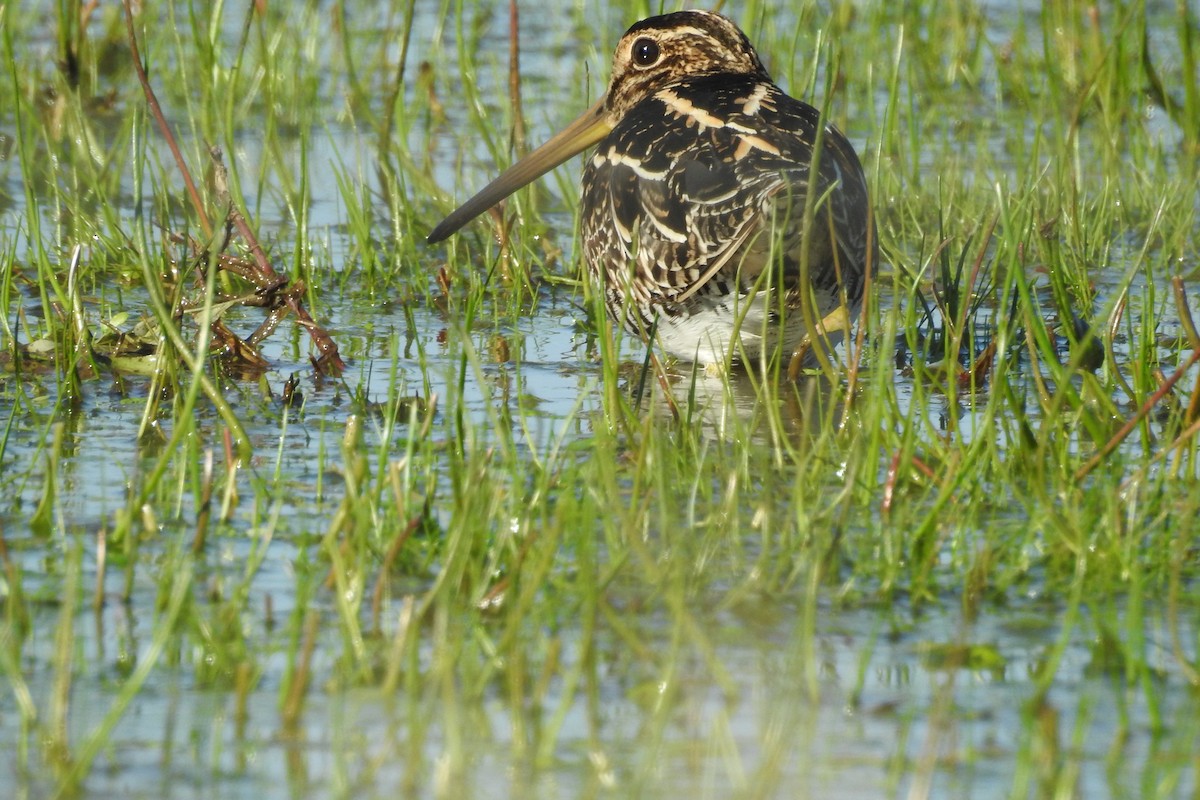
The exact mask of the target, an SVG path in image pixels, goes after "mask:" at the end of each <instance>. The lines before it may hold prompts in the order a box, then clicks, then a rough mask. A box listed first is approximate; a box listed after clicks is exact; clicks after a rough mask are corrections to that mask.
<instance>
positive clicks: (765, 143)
mask: <svg viewBox="0 0 1200 800" xmlns="http://www.w3.org/2000/svg"><path fill="white" fill-rule="evenodd" d="M597 143H598V145H599V146H598V147H597V148H596V150H595V152H594V153H593V154H592V155H591V157H590V158H588V159H587V161H586V166H585V168H584V172H583V191H582V206H583V207H582V210H581V217H582V236H583V254H584V262H585V263H586V265H587V269H588V271H589V273H590V274H591V277H592V279H593V280H595V281H598V282H599V285H600V286H602V287H603V292H604V298H605V305H606V307H607V309H608V314H609V316H610V317H611V318H612V319H613V320H614V321H615V322H617V323H618V324H621V325H624V326H625V327H626V328H627V329H628V330H630V331H632V332H633V333H635V334H637V335H639V336H642V337H643V338H644V337H646V336H647V335H648V334H649V332H651V331H655V332H656V334H657V338H658V341H659V343H660V344H661V346H662V348H663V349H664V350H666V351H667V352H668V353H671V354H673V355H675V356H677V357H679V358H682V359H685V360H694V361H701V362H717V363H723V362H726V361H728V360H729V359H731V358H732V359H734V360H738V359H743V360H744V359H754V358H758V357H759V356H760V355H762V354H764V353H766V354H768V355H769V354H771V353H772V352H775V351H774V348H776V347H782V348H784V352H785V355H789V354H790V351H791V350H792V349H794V348H796V347H797V346H799V345H800V343H801V342H802V341H804V340H805V339H806V337H808V336H810V335H811V333H812V330H813V329H814V328H818V327H819V326H820V321H821V320H822V318H825V317H826V316H827V315H828V316H830V317H831V318H832V317H833V316H836V313H835V312H838V311H839V310H842V309H844V310H845V313H846V315H847V317H848V315H849V314H852V313H853V311H854V310H855V309H857V307H858V306H859V304H860V302H861V300H862V295H863V287H864V283H865V280H866V276H867V273H868V270H870V269H873V268H874V264H875V262H876V260H877V256H876V246H875V229H874V222H873V217H872V215H871V213H870V204H869V200H868V197H867V182H866V178H865V177H864V175H863V170H862V165H861V164H860V163H859V160H858V156H857V155H856V154H855V152H854V148H853V147H852V146H851V145H850V142H849V141H848V140H847V139H846V137H845V136H844V135H842V133H841V132H840V131H839V130H837V128H835V127H834V126H833V125H830V124H828V123H823V122H822V120H821V117H820V113H819V112H818V111H817V109H815V108H813V107H812V106H810V105H808V104H807V103H803V102H801V101H799V100H796V99H794V98H792V97H789V96H788V95H786V94H784V92H783V91H782V90H781V89H780V88H779V87H778V86H776V85H775V83H774V82H773V81H772V80H771V77H770V75H768V74H767V71H766V69H765V68H764V67H763V65H762V62H761V61H760V60H759V57H758V54H757V53H755V51H754V48H753V47H752V46H751V44H750V41H749V40H748V39H747V38H746V35H745V34H744V33H742V31H741V30H740V29H739V28H738V27H737V26H736V25H735V24H734V23H733V22H731V21H730V20H728V19H726V18H725V17H722V16H720V15H718V14H713V13H710V12H705V11H683V12H679V13H675V14H666V15H663V16H658V17H651V18H649V19H645V20H643V21H641V22H639V23H637V24H635V25H634V26H633V27H631V28H630V29H629V30H628V31H626V32H625V35H624V36H623V37H622V38H621V41H620V44H618V45H617V50H616V53H615V55H614V56H613V69H612V78H611V80H610V82H609V85H608V91H607V92H606V93H605V95H604V96H603V97H602V98H601V99H600V100H599V101H598V102H597V103H596V104H595V105H593V106H592V107H591V108H590V109H588V110H587V111H585V112H584V113H583V114H582V115H581V116H580V117H579V118H578V119H576V120H575V121H574V122H572V123H571V124H570V125H568V126H567V128H566V129H565V130H563V131H562V132H561V133H559V134H557V135H556V136H554V137H553V138H551V139H550V140H549V141H548V142H546V143H545V144H544V145H542V146H541V147H539V148H538V149H537V150H535V151H533V152H532V153H530V154H529V155H528V156H527V157H526V158H524V159H522V160H520V161H519V162H517V163H516V164H514V165H513V166H512V167H511V168H509V169H508V170H507V171H505V172H504V173H503V174H502V175H500V177H498V178H496V180H494V181H492V183H490V184H489V185H488V186H487V187H485V188H484V189H483V190H482V191H481V192H479V194H477V195H475V196H474V197H472V198H471V199H470V200H468V201H467V202H466V203H464V204H463V205H462V206H460V207H459V208H458V209H456V210H455V211H454V212H453V213H451V214H450V215H449V216H448V217H446V219H444V220H443V221H442V222H441V223H440V224H439V225H438V226H437V227H436V228H434V229H433V231H432V232H431V233H430V234H429V242H431V243H432V242H438V241H441V240H443V239H445V238H446V237H448V236H450V235H451V234H452V233H454V232H455V231H457V230H458V229H459V228H461V227H462V226H463V225H465V224H466V223H467V222H469V221H470V220H472V219H473V218H474V217H476V216H477V215H479V214H481V213H482V212H483V211H485V210H487V209H488V208H490V207H491V206H493V205H494V204H496V203H497V202H499V201H500V200H502V199H503V198H505V197H506V196H508V195H509V194H511V193H512V192H514V191H516V190H517V189H519V188H520V187H522V186H524V185H525V184H527V183H529V182H531V181H533V180H535V179H536V178H538V177H539V176H541V175H542V174H544V173H546V172H547V171H549V170H550V169H553V168H554V167H555V166H557V165H558V164H561V163H562V162H563V161H565V160H566V159H568V158H570V157H571V156H573V155H575V154H576V153H578V152H580V151H582V150H584V149H586V148H587V147H590V146H591V145H594V144H597ZM814 176H815V179H814Z"/></svg>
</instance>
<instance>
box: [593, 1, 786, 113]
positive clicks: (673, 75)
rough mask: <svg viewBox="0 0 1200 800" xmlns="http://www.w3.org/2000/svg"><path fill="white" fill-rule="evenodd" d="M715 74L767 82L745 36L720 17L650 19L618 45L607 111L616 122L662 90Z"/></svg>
mask: <svg viewBox="0 0 1200 800" xmlns="http://www.w3.org/2000/svg"><path fill="white" fill-rule="evenodd" d="M716 74H730V75H751V76H754V77H756V78H758V79H760V80H762V81H765V82H768V83H770V82H771V77H770V76H769V75H768V74H767V70H766V68H764V67H763V65H762V61H760V60H759V58H758V53H756V52H755V51H754V47H753V46H752V45H751V44H750V40H749V39H747V38H746V34H744V33H742V31H741V29H740V28H738V26H737V25H735V24H734V23H733V22H731V21H730V20H728V19H726V18H725V17H723V16H721V15H720V14H714V13H712V12H710V11H680V12H677V13H675V14H665V15H663V16H660V17H650V18H649V19H644V20H642V21H641V22H638V23H636V24H634V25H633V26H632V27H630V28H629V30H627V31H626V32H625V35H624V36H622V37H621V41H620V43H619V44H618V45H617V49H616V52H615V53H614V54H613V68H612V78H611V79H610V80H609V84H608V93H607V95H606V97H605V111H606V112H607V114H608V116H609V119H610V121H612V122H615V121H616V120H619V119H620V118H621V117H622V116H624V115H625V114H626V113H628V111H629V110H630V109H631V108H633V107H634V106H636V105H637V104H638V103H639V102H641V101H642V100H644V99H646V98H647V97H649V96H650V95H652V94H654V93H655V92H656V91H658V90H660V89H663V88H665V87H667V86H670V85H672V84H674V83H678V82H679V81H681V80H686V79H688V78H696V77H702V76H705V75H716Z"/></svg>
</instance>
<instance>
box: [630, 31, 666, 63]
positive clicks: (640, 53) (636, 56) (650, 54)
mask: <svg viewBox="0 0 1200 800" xmlns="http://www.w3.org/2000/svg"><path fill="white" fill-rule="evenodd" d="M661 55H662V53H661V51H660V50H659V49H658V42H656V41H654V40H653V39H644V38H643V39H638V40H637V41H636V42H634V43H633V63H634V64H637V65H638V66H639V67H652V66H654V65H655V64H657V63H658V59H659V56H661Z"/></svg>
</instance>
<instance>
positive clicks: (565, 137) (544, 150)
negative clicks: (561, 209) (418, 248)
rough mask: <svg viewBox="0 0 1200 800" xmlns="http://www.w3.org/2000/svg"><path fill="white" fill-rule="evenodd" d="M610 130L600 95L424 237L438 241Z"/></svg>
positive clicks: (430, 240)
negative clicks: (563, 126)
mask: <svg viewBox="0 0 1200 800" xmlns="http://www.w3.org/2000/svg"><path fill="white" fill-rule="evenodd" d="M611 130H612V124H611V123H609V121H608V118H607V115H606V114H605V113H604V98H603V97H602V98H600V100H599V101H597V103H596V104H595V105H594V106H592V107H591V108H589V109H588V110H587V111H585V112H583V113H582V114H580V115H579V118H578V119H576V120H575V121H574V122H572V123H571V124H570V125H568V126H567V127H566V128H564V129H563V130H562V131H561V132H559V133H557V134H555V135H554V136H553V137H551V138H550V140H549V141H547V142H546V143H545V144H544V145H542V146H541V147H539V148H538V149H536V150H534V151H533V152H532V153H530V154H529V155H527V156H525V158H522V159H521V160H520V161H518V162H517V163H515V164H513V165H512V166H511V167H509V168H508V169H506V170H505V171H504V172H502V173H501V174H500V176H499V177H498V178H496V180H494V181H492V182H491V183H489V184H488V185H487V186H485V187H483V190H482V191H480V192H479V194H477V195H475V196H474V197H472V198H471V199H470V200H468V201H467V202H465V203H463V204H462V205H461V206H459V207H458V208H456V209H454V211H452V212H450V216H448V217H446V218H445V219H444V220H442V221H441V222H439V223H438V225H437V227H436V228H434V229H433V230H432V231H430V232H429V236H428V238H427V239H426V241H428V242H429V243H430V244H434V243H436V242H440V241H442V240H443V239H445V238H447V237H448V236H450V234H452V233H454V232H455V231H457V230H458V229H459V228H461V227H462V226H463V225H466V224H467V223H468V222H470V221H471V220H473V219H475V218H476V217H478V216H479V215H480V214H482V213H483V212H484V211H487V210H488V209H489V208H491V207H492V206H494V205H496V203H499V202H500V201H501V200H503V199H504V198H506V197H508V196H509V195H510V194H512V193H513V192H515V191H516V190H517V189H520V188H521V187H522V186H524V185H526V184H528V183H531V182H533V181H535V180H537V179H538V178H540V177H541V176H543V175H545V174H546V173H547V172H549V171H550V170H552V169H554V168H555V167H557V166H558V165H559V164H561V163H563V162H564V161H566V160H567V159H568V158H570V157H571V156H573V155H575V154H576V153H578V152H580V151H582V150H585V149H587V148H588V147H591V146H592V145H594V144H595V143H596V142H598V141H600V140H601V139H603V138H604V137H605V135H606V134H608V132H609V131H611Z"/></svg>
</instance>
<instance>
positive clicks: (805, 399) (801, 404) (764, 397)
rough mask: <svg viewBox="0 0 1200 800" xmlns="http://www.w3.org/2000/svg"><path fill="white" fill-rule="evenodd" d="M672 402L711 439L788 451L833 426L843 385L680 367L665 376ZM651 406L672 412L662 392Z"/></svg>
mask: <svg viewBox="0 0 1200 800" xmlns="http://www.w3.org/2000/svg"><path fill="white" fill-rule="evenodd" d="M668 375H669V379H670V389H671V400H672V401H673V402H674V405H675V408H676V409H678V411H679V415H680V419H682V420H684V421H686V422H689V423H691V424H693V425H700V426H701V427H702V429H703V431H704V434H705V435H706V436H709V437H711V438H713V439H717V440H721V441H728V442H739V443H754V444H760V445H766V446H771V447H776V448H779V447H781V446H782V447H785V448H786V449H791V448H792V447H796V446H798V445H800V444H801V443H802V440H803V439H804V438H806V437H810V436H813V435H816V434H818V433H820V432H822V431H828V430H831V429H832V428H833V426H835V425H837V423H838V420H840V418H841V414H842V412H843V409H844V405H845V403H844V391H845V386H844V385H842V384H834V383H831V382H830V381H829V380H827V379H826V378H825V377H824V375H821V374H815V375H802V376H801V377H800V378H799V379H797V380H794V381H793V380H791V379H789V378H787V377H786V376H784V375H775V374H770V375H767V376H765V377H764V376H762V375H756V374H754V373H752V372H749V371H747V370H745V369H740V368H736V367H735V368H732V369H729V370H727V371H725V372H722V373H718V372H715V371H711V370H706V369H704V368H703V367H696V366H695V365H692V364H681V365H678V366H677V368H676V369H674V370H672V371H671V372H669V374H668ZM655 397H656V400H655V402H656V403H657V404H658V405H659V406H660V407H661V408H660V410H661V411H663V412H666V413H671V412H670V408H669V404H668V402H667V400H666V398H665V397H664V396H663V395H662V393H661V391H660V392H657V393H656V395H655Z"/></svg>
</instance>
